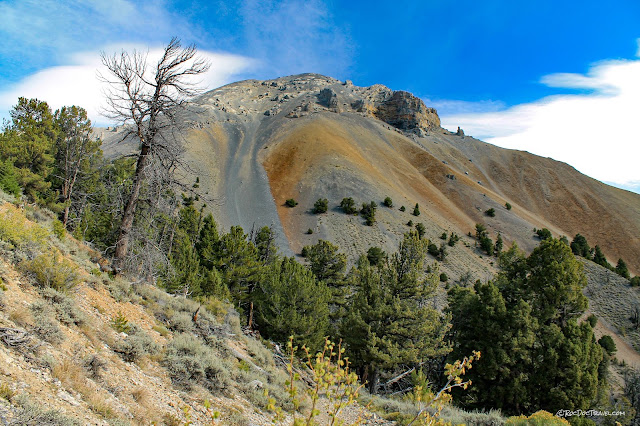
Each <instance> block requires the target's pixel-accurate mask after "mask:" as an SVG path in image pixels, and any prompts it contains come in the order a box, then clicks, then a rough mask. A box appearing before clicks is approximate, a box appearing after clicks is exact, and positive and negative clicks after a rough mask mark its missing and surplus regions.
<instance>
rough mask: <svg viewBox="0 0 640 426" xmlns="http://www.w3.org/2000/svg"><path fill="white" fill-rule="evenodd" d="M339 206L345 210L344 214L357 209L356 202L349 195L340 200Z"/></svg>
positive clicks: (351, 212)
mask: <svg viewBox="0 0 640 426" xmlns="http://www.w3.org/2000/svg"><path fill="white" fill-rule="evenodd" d="M340 208H341V209H342V211H343V212H345V214H354V213H355V212H357V211H358V209H356V203H355V201H353V198H351V197H345V198H343V199H342V201H341V202H340Z"/></svg>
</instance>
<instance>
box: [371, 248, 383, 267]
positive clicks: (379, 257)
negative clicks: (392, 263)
mask: <svg viewBox="0 0 640 426" xmlns="http://www.w3.org/2000/svg"><path fill="white" fill-rule="evenodd" d="M386 258H387V253H385V252H384V251H383V250H382V249H381V248H380V247H369V250H367V260H368V261H369V264H370V265H371V266H379V265H382V262H384V260H385V259H386Z"/></svg>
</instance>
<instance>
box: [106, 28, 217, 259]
mask: <svg viewBox="0 0 640 426" xmlns="http://www.w3.org/2000/svg"><path fill="white" fill-rule="evenodd" d="M196 53H197V52H196V48H195V46H194V45H190V46H187V47H182V45H181V43H180V40H179V39H177V38H175V37H174V38H172V39H171V41H170V42H169V44H168V45H167V46H166V47H165V48H164V52H163V54H162V57H161V58H160V60H159V61H158V62H157V64H156V65H155V66H154V67H151V66H149V64H148V62H147V55H146V54H144V53H141V52H137V51H135V50H134V51H133V52H132V53H129V52H126V51H124V50H123V51H122V52H121V53H120V54H114V55H107V54H106V53H104V52H103V53H102V55H101V57H102V64H103V65H104V66H105V67H106V68H107V69H108V71H109V73H108V75H107V76H104V75H100V78H101V80H102V81H104V82H106V83H108V85H109V86H108V87H109V88H108V89H107V90H106V97H107V108H106V110H105V115H106V116H107V117H109V118H111V119H113V120H115V121H117V122H118V123H119V124H122V125H124V126H125V128H126V129H128V131H127V132H125V135H124V136H123V140H125V139H127V138H131V137H132V138H134V139H135V140H136V141H139V151H138V152H137V163H136V170H135V174H134V181H133V186H132V189H131V193H130V196H129V198H128V200H127V203H126V205H125V208H124V212H123V216H122V222H121V224H120V227H119V230H118V240H117V243H116V249H115V266H116V267H122V265H123V263H124V260H125V257H126V256H127V252H128V249H129V241H130V237H131V231H132V228H133V220H134V215H135V211H136V205H137V203H138V200H139V197H140V190H141V188H142V185H143V183H144V181H145V179H146V178H147V175H148V174H149V171H150V170H148V169H150V165H151V164H152V163H153V164H155V165H156V166H159V168H160V170H163V169H164V170H165V171H166V170H168V169H169V168H171V167H173V166H175V164H176V162H178V161H179V156H180V154H181V152H182V149H181V139H182V138H181V130H182V125H181V122H180V119H179V116H180V112H181V110H183V108H184V107H185V105H186V102H187V100H188V99H189V98H190V97H192V96H194V95H196V94H198V93H199V90H198V89H197V88H196V87H195V83H194V81H193V79H192V78H193V76H197V75H199V74H202V73H204V72H206V71H207V70H208V69H209V66H210V64H209V63H208V62H207V61H205V60H204V59H202V58H200V57H198V56H197V55H196ZM154 172H155V173H157V172H158V169H157V168H156V170H155V171H154Z"/></svg>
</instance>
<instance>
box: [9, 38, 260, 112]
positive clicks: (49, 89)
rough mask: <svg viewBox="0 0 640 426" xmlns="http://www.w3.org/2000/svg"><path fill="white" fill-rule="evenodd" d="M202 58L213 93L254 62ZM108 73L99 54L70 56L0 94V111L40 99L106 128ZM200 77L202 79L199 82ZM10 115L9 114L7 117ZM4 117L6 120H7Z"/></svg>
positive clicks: (153, 58)
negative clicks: (75, 109)
mask: <svg viewBox="0 0 640 426" xmlns="http://www.w3.org/2000/svg"><path fill="white" fill-rule="evenodd" d="M125 47H126V49H127V50H132V49H133V48H137V49H138V50H139V51H143V52H146V51H147V48H145V47H144V46H134V45H127V46H125ZM122 48H123V46H117V47H116V46H108V47H105V48H104V49H103V50H104V51H105V52H107V53H109V52H118V51H120V50H121V49H122ZM161 53H162V48H153V49H150V50H149V51H148V62H149V64H150V65H153V64H154V63H155V62H157V60H158V58H159V57H160V54H161ZM199 55H200V56H202V57H203V58H204V59H207V60H209V61H210V62H211V64H212V66H211V69H210V70H209V71H208V72H207V73H206V74H205V75H203V76H199V80H200V82H201V86H202V87H203V88H208V89H213V88H216V87H219V86H221V85H223V84H225V83H229V82H232V81H234V80H235V78H234V76H236V75H237V74H239V73H242V72H246V71H247V70H248V69H250V68H251V67H253V66H254V64H255V61H253V60H252V59H250V58H246V57H243V56H238V55H231V54H228V53H218V52H207V51H200V52H199ZM99 71H101V72H104V71H105V69H104V67H103V66H102V64H101V62H100V56H99V52H98V51H95V52H80V53H75V54H73V55H71V59H70V62H69V64H68V65H64V66H55V67H50V68H46V69H44V70H42V71H39V72H37V73H35V74H32V75H29V76H28V77H26V78H24V79H22V80H20V81H19V82H18V83H17V84H15V85H13V86H10V87H8V88H5V90H4V91H0V111H2V112H3V115H4V114H6V113H8V111H9V110H10V108H11V106H12V105H14V104H16V103H17V100H18V97H20V96H24V97H27V98H38V99H41V100H44V101H46V102H47V103H49V105H50V106H51V107H52V108H53V109H57V108H60V107H61V106H64V105H78V106H81V107H83V108H85V109H86V110H87V112H88V114H89V118H91V120H92V121H93V122H94V124H107V123H108V121H107V120H106V119H105V118H104V117H102V116H101V115H100V111H101V106H103V105H104V103H105V102H104V94H103V89H104V85H103V84H102V83H100V82H99V80H98V78H97V73H98V72H99ZM200 77H201V78H200ZM7 115H8V114H7ZM7 115H5V117H6V116H7Z"/></svg>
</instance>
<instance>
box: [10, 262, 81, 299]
mask: <svg viewBox="0 0 640 426" xmlns="http://www.w3.org/2000/svg"><path fill="white" fill-rule="evenodd" d="M21 266H22V269H23V270H24V271H25V272H26V273H28V274H29V275H31V276H32V277H33V278H34V279H35V281H36V283H37V284H38V285H39V286H40V287H51V288H53V289H55V290H58V291H66V290H69V289H70V288H72V287H73V286H75V285H76V284H78V283H79V282H80V277H79V276H78V272H77V270H78V268H77V267H76V266H75V265H74V264H73V263H72V262H70V261H69V260H67V259H65V258H63V257H62V256H61V255H60V254H59V253H52V252H49V253H44V254H41V255H38V256H36V257H35V258H34V259H33V260H25V261H23V262H22V263H21Z"/></svg>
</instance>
